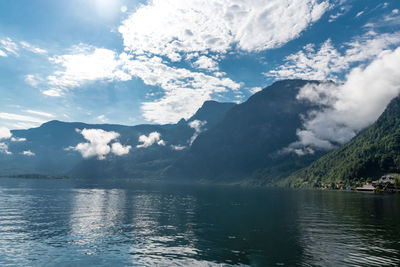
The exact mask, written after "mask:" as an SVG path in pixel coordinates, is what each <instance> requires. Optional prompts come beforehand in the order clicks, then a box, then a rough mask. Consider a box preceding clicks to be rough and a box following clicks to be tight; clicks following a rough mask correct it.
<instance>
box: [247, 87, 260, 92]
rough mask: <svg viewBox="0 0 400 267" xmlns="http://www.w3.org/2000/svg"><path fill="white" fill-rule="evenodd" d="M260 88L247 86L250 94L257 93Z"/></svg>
mask: <svg viewBox="0 0 400 267" xmlns="http://www.w3.org/2000/svg"><path fill="white" fill-rule="evenodd" d="M261 90H262V88H261V87H252V88H249V91H250V93H252V94H255V93H258V92H260V91H261Z"/></svg>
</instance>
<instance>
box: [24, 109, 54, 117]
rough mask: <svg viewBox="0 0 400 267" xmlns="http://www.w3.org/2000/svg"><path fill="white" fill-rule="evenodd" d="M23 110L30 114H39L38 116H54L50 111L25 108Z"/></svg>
mask: <svg viewBox="0 0 400 267" xmlns="http://www.w3.org/2000/svg"><path fill="white" fill-rule="evenodd" d="M25 112H27V113H30V114H34V115H39V116H42V117H47V118H54V117H55V116H54V115H53V114H51V113H48V112H43V111H39V110H32V109H26V110H25Z"/></svg>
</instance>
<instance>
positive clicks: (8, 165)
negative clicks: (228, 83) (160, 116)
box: [0, 101, 235, 178]
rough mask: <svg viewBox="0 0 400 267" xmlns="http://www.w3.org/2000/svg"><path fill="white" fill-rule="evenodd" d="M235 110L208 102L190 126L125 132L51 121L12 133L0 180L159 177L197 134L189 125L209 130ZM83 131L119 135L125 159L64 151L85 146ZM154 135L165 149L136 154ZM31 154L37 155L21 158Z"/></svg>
mask: <svg viewBox="0 0 400 267" xmlns="http://www.w3.org/2000/svg"><path fill="white" fill-rule="evenodd" d="M234 106H235V104H233V103H218V102H215V101H207V102H205V103H204V104H203V106H202V107H201V108H200V109H199V110H198V111H197V113H196V114H195V115H194V116H193V117H192V118H190V119H189V120H188V121H185V120H184V119H182V120H181V121H180V122H179V123H177V124H169V125H146V124H145V125H137V126H123V125H111V124H85V123H75V122H61V121H50V122H47V123H44V124H43V125H41V126H40V127H38V128H32V129H28V130H13V131H12V134H13V137H14V140H16V139H19V140H25V141H23V142H12V141H11V140H10V139H9V140H6V141H4V142H3V141H2V143H6V144H7V146H8V150H9V151H10V152H12V155H7V154H5V153H0V163H1V164H0V175H18V174H26V173H39V174H47V175H48V174H50V175H65V174H67V175H71V176H76V177H93V176H97V177H100V178H104V177H110V178H113V177H148V176H152V177H153V176H154V177H157V176H159V175H160V174H159V173H160V171H161V170H162V169H163V168H165V167H166V166H168V165H169V164H171V162H172V161H173V160H174V159H175V158H177V157H178V155H180V154H182V153H184V150H182V151H179V150H174V149H171V147H170V146H171V145H177V146H180V147H186V146H188V144H189V142H190V139H191V137H192V136H193V135H194V134H195V132H196V131H195V129H193V128H192V127H190V126H189V125H188V124H189V123H190V122H192V121H195V120H200V121H206V122H207V126H212V125H214V124H216V123H218V121H219V120H220V119H221V118H222V117H223V116H224V115H225V113H226V112H227V111H228V110H229V109H230V108H232V107H234ZM77 129H78V130H83V129H102V130H104V131H108V132H110V131H114V132H117V133H119V134H120V136H119V137H118V141H119V142H120V143H121V144H123V145H130V146H131V147H132V149H131V151H130V153H129V154H128V155H124V156H122V157H119V156H115V155H112V154H109V155H107V158H106V159H105V160H98V159H97V158H95V157H94V158H89V159H84V158H82V155H81V154H80V153H79V152H77V151H73V150H70V149H68V148H69V147H75V146H76V145H77V144H79V143H86V142H88V141H87V140H85V138H84V137H83V136H82V134H81V133H79V132H78V131H77ZM152 132H157V133H160V136H161V137H160V138H161V139H162V140H164V142H165V143H166V145H165V146H158V145H153V146H150V147H147V148H136V146H137V145H139V142H138V139H139V137H140V136H141V135H145V136H148V135H149V134H150V133H152ZM23 151H31V152H33V153H34V154H35V155H34V156H27V155H23V154H22V153H23Z"/></svg>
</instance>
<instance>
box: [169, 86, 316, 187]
mask: <svg viewBox="0 0 400 267" xmlns="http://www.w3.org/2000/svg"><path fill="white" fill-rule="evenodd" d="M307 83H319V81H304V80H284V81H279V82H275V83H274V84H273V85H271V86H269V87H267V88H265V89H264V90H262V91H260V92H258V93H256V94H254V95H253V96H251V97H250V98H249V99H248V100H247V101H246V102H244V103H242V104H239V105H237V106H235V107H233V108H232V109H230V110H229V111H228V112H227V113H226V115H225V117H224V118H223V119H222V120H221V121H220V122H219V123H218V124H216V125H215V126H214V127H211V128H209V129H208V130H207V131H205V132H204V133H202V134H200V135H199V137H198V138H197V139H196V140H195V141H194V143H193V145H192V146H191V148H190V150H189V151H188V152H187V153H185V155H184V157H182V158H180V159H179V161H177V162H176V163H175V164H173V165H172V166H171V167H170V168H169V169H168V170H167V171H166V175H168V176H170V177H181V178H183V179H206V180H229V181H237V180H242V179H247V178H248V177H250V176H251V177H252V179H253V180H260V181H259V182H260V183H265V181H267V180H271V179H273V178H280V177H284V176H285V175H289V174H290V173H291V172H293V171H294V170H298V169H300V168H302V167H304V166H306V165H308V164H309V163H310V162H311V161H312V160H314V159H315V158H317V157H319V156H320V155H321V154H322V152H318V153H316V154H315V155H309V156H306V157H299V156H297V155H295V154H287V153H282V149H284V148H285V147H287V146H288V145H289V144H291V143H292V142H295V141H297V138H298V137H297V135H296V130H297V129H299V128H301V127H302V120H301V114H306V113H307V112H309V111H310V110H315V109H318V108H319V107H318V106H316V105H314V104H312V103H310V102H308V101H301V100H298V99H297V98H296V96H297V95H298V93H299V90H300V89H301V88H302V87H303V86H304V85H306V84H307Z"/></svg>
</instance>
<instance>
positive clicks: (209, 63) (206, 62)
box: [193, 56, 218, 71]
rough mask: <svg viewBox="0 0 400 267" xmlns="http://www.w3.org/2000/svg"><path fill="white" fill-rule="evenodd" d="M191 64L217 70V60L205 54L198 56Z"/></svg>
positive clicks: (200, 67)
mask: <svg viewBox="0 0 400 267" xmlns="http://www.w3.org/2000/svg"><path fill="white" fill-rule="evenodd" d="M193 66H194V67H195V68H199V69H204V70H208V71H216V70H218V62H217V61H215V60H214V59H212V58H210V57H207V56H201V57H199V58H198V59H197V60H196V61H195V62H193Z"/></svg>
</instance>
